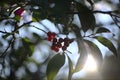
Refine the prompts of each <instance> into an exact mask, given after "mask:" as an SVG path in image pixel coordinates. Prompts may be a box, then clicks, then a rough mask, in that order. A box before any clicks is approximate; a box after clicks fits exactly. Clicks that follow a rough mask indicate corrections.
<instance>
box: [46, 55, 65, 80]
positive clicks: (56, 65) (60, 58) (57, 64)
mask: <svg viewBox="0 0 120 80" xmlns="http://www.w3.org/2000/svg"><path fill="white" fill-rule="evenodd" d="M64 63H65V55H64V54H62V55H60V54H56V55H55V56H54V57H53V58H52V59H51V60H50V61H49V63H48V65H47V71H46V74H47V79H48V80H54V78H55V76H56V75H57V73H58V71H59V69H60V68H61V67H62V66H63V65H64Z"/></svg>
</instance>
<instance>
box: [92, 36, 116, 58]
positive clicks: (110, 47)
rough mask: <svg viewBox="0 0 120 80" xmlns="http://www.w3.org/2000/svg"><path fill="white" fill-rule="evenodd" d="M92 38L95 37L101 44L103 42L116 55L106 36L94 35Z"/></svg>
mask: <svg viewBox="0 0 120 80" xmlns="http://www.w3.org/2000/svg"><path fill="white" fill-rule="evenodd" d="M94 38H96V39H97V40H98V41H99V42H100V43H101V44H103V45H104V46H106V47H107V48H108V49H109V50H111V51H112V52H113V54H114V55H115V56H117V50H116V48H115V46H114V45H113V43H112V42H111V41H110V40H108V39H107V38H105V37H102V36H96V37H94Z"/></svg>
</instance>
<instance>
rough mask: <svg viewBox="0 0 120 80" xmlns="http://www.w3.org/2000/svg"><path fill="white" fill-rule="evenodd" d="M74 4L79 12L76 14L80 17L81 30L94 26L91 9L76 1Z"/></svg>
mask: <svg viewBox="0 0 120 80" xmlns="http://www.w3.org/2000/svg"><path fill="white" fill-rule="evenodd" d="M76 5H77V9H78V12H79V14H78V16H79V18H80V23H81V26H82V29H83V31H84V32H86V31H87V30H88V29H92V30H93V29H94V28H95V24H96V22H95V17H94V15H93V13H92V11H91V10H89V9H88V8H87V7H86V6H85V5H83V4H81V3H78V2H77V3H76Z"/></svg>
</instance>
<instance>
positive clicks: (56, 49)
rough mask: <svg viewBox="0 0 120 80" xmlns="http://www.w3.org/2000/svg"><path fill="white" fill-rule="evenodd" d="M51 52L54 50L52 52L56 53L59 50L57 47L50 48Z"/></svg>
mask: <svg viewBox="0 0 120 80" xmlns="http://www.w3.org/2000/svg"><path fill="white" fill-rule="evenodd" d="M51 50H54V51H56V52H58V51H59V48H58V47H57V46H51Z"/></svg>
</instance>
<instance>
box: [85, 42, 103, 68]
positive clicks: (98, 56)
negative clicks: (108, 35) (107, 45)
mask: <svg viewBox="0 0 120 80" xmlns="http://www.w3.org/2000/svg"><path fill="white" fill-rule="evenodd" d="M84 41H85V42H86V43H87V45H88V47H87V50H88V51H89V54H91V55H92V56H93V57H94V59H95V61H97V64H98V65H99V66H100V65H101V63H102V61H103V57H102V53H101V51H100V49H99V48H98V47H97V45H96V44H95V43H93V42H91V41H89V40H84Z"/></svg>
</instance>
